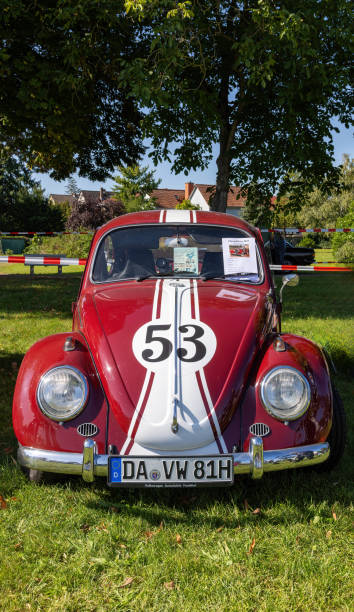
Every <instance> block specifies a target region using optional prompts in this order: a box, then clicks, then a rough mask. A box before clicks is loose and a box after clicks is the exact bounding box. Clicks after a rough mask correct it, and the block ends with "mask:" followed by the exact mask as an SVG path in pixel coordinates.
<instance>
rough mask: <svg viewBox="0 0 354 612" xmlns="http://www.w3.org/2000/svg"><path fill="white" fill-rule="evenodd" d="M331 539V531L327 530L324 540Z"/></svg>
mask: <svg viewBox="0 0 354 612" xmlns="http://www.w3.org/2000/svg"><path fill="white" fill-rule="evenodd" d="M331 537H332V529H329V530H328V531H327V533H326V538H327V540H329V539H330V538H331Z"/></svg>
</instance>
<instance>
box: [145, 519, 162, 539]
mask: <svg viewBox="0 0 354 612" xmlns="http://www.w3.org/2000/svg"><path fill="white" fill-rule="evenodd" d="M162 529H163V523H162V522H161V523H160V525H159V527H158V528H157V529H155V531H145V537H146V539H147V540H151V538H152V537H153V536H155V535H157V534H158V533H160V531H162Z"/></svg>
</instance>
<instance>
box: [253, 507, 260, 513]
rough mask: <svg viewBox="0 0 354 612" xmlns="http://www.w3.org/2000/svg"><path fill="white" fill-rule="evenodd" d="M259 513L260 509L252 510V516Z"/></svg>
mask: <svg viewBox="0 0 354 612" xmlns="http://www.w3.org/2000/svg"><path fill="white" fill-rule="evenodd" d="M260 513H261V509H260V508H256V509H255V510H253V512H252V514H260Z"/></svg>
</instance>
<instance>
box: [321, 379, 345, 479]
mask: <svg viewBox="0 0 354 612" xmlns="http://www.w3.org/2000/svg"><path fill="white" fill-rule="evenodd" d="M332 396H333V418H332V429H331V431H330V434H329V436H328V438H327V442H328V443H329V447H330V450H331V452H330V455H329V457H328V459H327V461H325V462H324V463H321V465H319V466H318V468H317V470H318V471H319V472H329V471H330V470H332V469H333V468H334V467H335V466H336V465H337V463H339V461H340V460H341V458H342V455H343V452H344V448H345V442H346V431H347V427H346V416H345V411H344V406H343V402H342V399H341V397H340V395H339V393H338V391H337V389H336V388H335V386H334V384H333V383H332Z"/></svg>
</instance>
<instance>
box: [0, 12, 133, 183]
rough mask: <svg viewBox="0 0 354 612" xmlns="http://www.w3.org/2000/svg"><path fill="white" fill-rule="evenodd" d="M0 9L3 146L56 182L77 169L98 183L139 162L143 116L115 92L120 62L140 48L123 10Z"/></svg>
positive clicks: (0, 133)
mask: <svg viewBox="0 0 354 612" xmlns="http://www.w3.org/2000/svg"><path fill="white" fill-rule="evenodd" d="M1 9H2V11H1V18H0V36H1V41H2V48H1V51H0V118H1V122H0V142H1V141H2V142H3V143H6V144H7V146H8V147H10V148H11V151H12V152H13V153H14V154H19V153H21V154H22V155H24V156H25V158H26V160H27V161H28V162H29V163H31V165H32V166H33V167H36V168H38V169H40V170H41V171H43V172H44V171H50V172H51V176H53V177H54V178H56V179H63V178H66V177H67V176H69V175H70V174H72V173H73V172H75V171H76V170H77V169H78V170H79V172H80V174H81V175H83V176H88V177H90V178H91V179H93V180H101V179H103V178H105V177H106V176H107V175H108V174H109V172H110V171H112V170H113V168H114V167H115V166H117V165H119V164H122V163H124V164H126V163H131V162H132V161H135V160H136V159H137V158H139V154H140V153H141V151H142V147H141V142H140V133H141V129H140V124H139V122H140V118H141V115H140V113H138V112H137V110H136V108H135V105H134V103H133V101H132V99H131V98H130V97H128V96H127V90H126V86H124V85H123V84H122V81H121V82H120V84H118V78H119V74H120V69H121V62H122V60H123V58H124V59H125V60H126V61H128V62H129V61H130V60H131V58H132V57H134V53H136V50H137V49H138V48H139V47H140V45H139V42H137V37H138V32H137V28H136V27H135V26H134V25H133V24H132V23H131V21H130V20H128V19H127V17H126V13H125V10H124V3H123V2H122V1H119V0H100V2H97V1H95V0H82V1H81V2H80V3H78V2H77V1H75V0H61V1H60V2H53V1H52V0H4V1H3V2H2V3H1ZM132 28H134V30H132ZM138 29H139V28H138Z"/></svg>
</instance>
